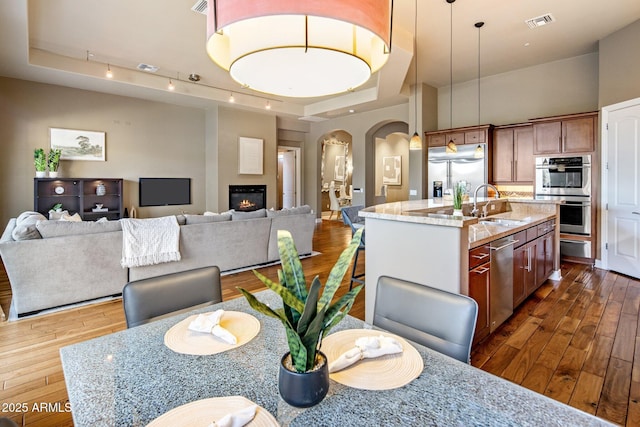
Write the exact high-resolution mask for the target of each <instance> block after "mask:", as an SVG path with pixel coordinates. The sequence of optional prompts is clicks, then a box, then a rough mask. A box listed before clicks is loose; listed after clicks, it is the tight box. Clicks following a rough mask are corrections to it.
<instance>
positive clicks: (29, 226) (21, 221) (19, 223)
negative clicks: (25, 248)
mask: <svg viewBox="0 0 640 427" xmlns="http://www.w3.org/2000/svg"><path fill="white" fill-rule="evenodd" d="M38 221H47V217H45V216H44V215H42V214H41V213H39V212H32V211H27V212H22V213H21V214H20V216H18V218H16V228H14V229H13V231H12V232H11V237H13V240H31V239H40V238H41V237H42V236H41V235H40V233H39V232H38V229H37V228H36V224H37V223H38Z"/></svg>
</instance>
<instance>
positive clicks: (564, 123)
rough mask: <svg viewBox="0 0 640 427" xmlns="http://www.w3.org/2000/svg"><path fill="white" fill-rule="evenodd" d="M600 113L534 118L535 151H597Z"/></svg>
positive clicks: (539, 152)
mask: <svg viewBox="0 0 640 427" xmlns="http://www.w3.org/2000/svg"><path fill="white" fill-rule="evenodd" d="M597 118H598V113H597V112H595V113H583V114H573V115H570V116H558V117H553V118H545V119H534V120H532V122H534V123H533V153H534V154H535V155H540V154H564V153H567V154H570V153H589V152H593V151H595V141H596V140H595V136H596V126H597Z"/></svg>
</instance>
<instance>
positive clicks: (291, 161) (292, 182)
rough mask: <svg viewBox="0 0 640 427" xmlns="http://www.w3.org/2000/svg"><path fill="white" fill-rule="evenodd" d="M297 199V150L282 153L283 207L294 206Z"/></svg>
mask: <svg viewBox="0 0 640 427" xmlns="http://www.w3.org/2000/svg"><path fill="white" fill-rule="evenodd" d="M295 201H296V152H295V151H285V152H283V153H282V207H283V208H292V207H294V206H295Z"/></svg>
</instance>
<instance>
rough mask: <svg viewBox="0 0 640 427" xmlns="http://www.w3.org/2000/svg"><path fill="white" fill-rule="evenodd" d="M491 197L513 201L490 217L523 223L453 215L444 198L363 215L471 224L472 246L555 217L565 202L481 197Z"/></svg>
mask: <svg viewBox="0 0 640 427" xmlns="http://www.w3.org/2000/svg"><path fill="white" fill-rule="evenodd" d="M491 201H499V202H501V203H503V202H509V205H510V207H511V209H512V210H511V211H508V212H502V213H498V214H494V215H490V216H488V217H487V218H500V219H507V220H511V221H518V222H519V224H518V225H509V226H506V225H501V224H499V223H490V222H489V221H486V219H485V218H476V217H472V216H462V217H460V216H453V215H450V214H447V213H444V212H448V211H450V210H451V209H452V207H453V205H452V202H451V201H450V200H445V199H441V198H439V199H424V200H409V201H402V202H392V203H385V204H382V205H376V206H371V207H368V208H365V209H363V210H361V211H360V212H359V215H360V216H362V217H364V218H376V219H384V220H391V221H401V222H412V223H417V224H429V225H438V226H444V227H459V228H463V227H468V228H469V249H473V248H475V247H478V246H482V245H484V244H486V243H488V242H491V241H493V240H496V239H500V238H502V237H506V236H508V235H511V234H514V233H517V232H518V231H521V230H524V229H526V228H529V227H533V226H535V225H538V224H541V223H543V222H545V221H547V220H549V219H553V218H555V217H556V214H557V213H556V205H558V204H562V203H564V201H562V200H560V201H556V200H536V199H523V198H507V199H504V198H501V199H494V198H486V197H479V198H478V203H479V204H483V203H485V202H491ZM472 204H473V202H469V201H467V202H465V203H464V204H463V206H469V205H472Z"/></svg>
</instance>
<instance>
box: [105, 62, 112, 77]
mask: <svg viewBox="0 0 640 427" xmlns="http://www.w3.org/2000/svg"><path fill="white" fill-rule="evenodd" d="M105 75H106V76H107V78H108V79H112V78H113V73H112V72H111V66H110V65H109V64H107V73H106V74H105Z"/></svg>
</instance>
